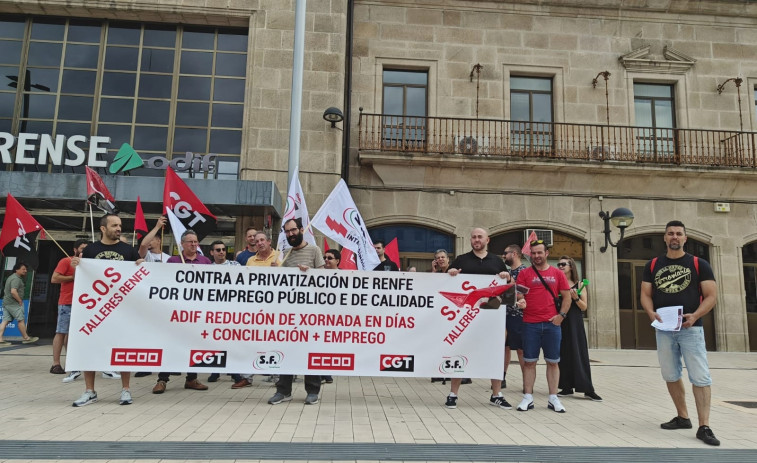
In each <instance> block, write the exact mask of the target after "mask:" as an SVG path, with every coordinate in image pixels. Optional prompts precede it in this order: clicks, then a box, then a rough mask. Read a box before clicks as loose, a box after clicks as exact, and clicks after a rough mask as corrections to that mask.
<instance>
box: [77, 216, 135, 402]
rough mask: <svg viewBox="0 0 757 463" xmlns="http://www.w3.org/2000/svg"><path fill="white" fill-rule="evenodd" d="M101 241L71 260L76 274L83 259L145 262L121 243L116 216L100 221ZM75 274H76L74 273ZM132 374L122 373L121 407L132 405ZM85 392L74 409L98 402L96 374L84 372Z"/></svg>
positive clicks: (118, 219) (118, 220)
mask: <svg viewBox="0 0 757 463" xmlns="http://www.w3.org/2000/svg"><path fill="white" fill-rule="evenodd" d="M100 233H101V237H100V241H96V242H94V243H90V244H89V245H88V246H87V247H86V248H84V252H82V256H81V257H72V258H71V267H73V268H74V272H76V267H78V266H79V264H80V263H81V259H82V258H84V259H108V260H121V261H123V260H129V261H135V262H136V263H137V265H138V264H140V263H142V262H144V259H142V258H141V257H140V256H139V252H138V251H137V250H136V249H135V248H134V247H133V246H130V245H128V244H126V243H124V242H123V241H121V218H120V217H118V216H117V215H115V214H105V215H104V216H103V217H102V219H100ZM74 274H75V273H74ZM130 377H131V374H130V373H129V372H128V371H125V372H122V373H121V386H122V388H123V389H121V399H120V400H119V404H120V405H129V404H131V403H132V400H131V392H130V391H129V379H130ZM84 385H85V388H86V389H85V391H84V394H82V396H81V397H79V398H78V399H77V400H76V401H74V404H73V405H74V407H83V406H85V405H89V404H91V403H94V402H97V392H95V372H94V371H85V372H84Z"/></svg>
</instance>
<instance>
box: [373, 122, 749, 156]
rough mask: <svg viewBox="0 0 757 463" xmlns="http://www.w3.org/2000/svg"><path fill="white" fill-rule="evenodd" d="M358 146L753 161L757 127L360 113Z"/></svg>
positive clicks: (487, 153) (474, 153)
mask: <svg viewBox="0 0 757 463" xmlns="http://www.w3.org/2000/svg"><path fill="white" fill-rule="evenodd" d="M358 129H359V137H358V140H359V141H358V149H359V150H360V151H374V152H401V153H410V154H414V153H417V154H420V155H424V154H426V155H436V154H441V155H459V156H470V157H476V156H479V157H488V158H490V159H491V158H494V159H496V158H502V159H521V160H536V161H538V160H546V159H553V160H576V161H600V162H604V161H625V162H631V163H647V164H659V165H676V166H692V167H693V166H700V167H709V166H719V167H730V168H745V167H748V168H755V167H757V132H743V131H731V130H705V129H679V128H650V127H631V126H618V125H598V124H597V125H593V124H569V123H562V122H552V123H547V122H528V121H506V120H496V119H467V118H451V117H414V116H396V115H389V114H372V113H363V112H361V113H360V120H359V124H358Z"/></svg>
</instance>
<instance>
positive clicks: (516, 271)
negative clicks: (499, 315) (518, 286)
mask: <svg viewBox="0 0 757 463" xmlns="http://www.w3.org/2000/svg"><path fill="white" fill-rule="evenodd" d="M525 268H526V266H525V265H523V264H520V265H519V266H518V267H515V268H511V269H510V277H511V278H512V279H513V281H518V275H520V272H522V271H523V270H525ZM505 307H507V314H508V315H513V316H515V317H520V318H523V309H521V308H520V307H518V306H517V305H510V304H507V305H506V306H505Z"/></svg>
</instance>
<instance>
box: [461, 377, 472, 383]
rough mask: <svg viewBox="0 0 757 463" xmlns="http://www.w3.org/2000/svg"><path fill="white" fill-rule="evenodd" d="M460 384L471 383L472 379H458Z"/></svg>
mask: <svg viewBox="0 0 757 463" xmlns="http://www.w3.org/2000/svg"><path fill="white" fill-rule="evenodd" d="M460 384H473V380H472V379H470V378H463V380H462V381H460Z"/></svg>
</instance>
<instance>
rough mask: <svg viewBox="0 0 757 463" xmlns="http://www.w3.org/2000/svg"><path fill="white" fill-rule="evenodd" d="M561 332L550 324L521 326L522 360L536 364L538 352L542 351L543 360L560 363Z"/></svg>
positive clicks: (525, 324)
mask: <svg viewBox="0 0 757 463" xmlns="http://www.w3.org/2000/svg"><path fill="white" fill-rule="evenodd" d="M561 339H562V330H561V329H560V327H559V326H557V325H554V324H552V322H541V323H524V324H523V360H525V361H526V362H529V363H531V362H536V361H537V360H539V352H540V351H544V360H546V361H547V362H549V363H558V362H560V340H561Z"/></svg>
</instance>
